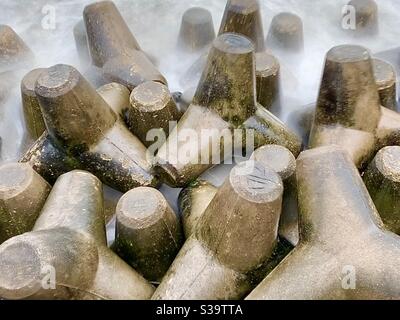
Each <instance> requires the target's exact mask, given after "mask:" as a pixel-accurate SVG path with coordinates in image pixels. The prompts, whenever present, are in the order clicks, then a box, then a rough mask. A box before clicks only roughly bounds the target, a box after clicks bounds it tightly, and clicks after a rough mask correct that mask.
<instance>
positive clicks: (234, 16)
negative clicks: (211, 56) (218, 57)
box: [218, 0, 265, 52]
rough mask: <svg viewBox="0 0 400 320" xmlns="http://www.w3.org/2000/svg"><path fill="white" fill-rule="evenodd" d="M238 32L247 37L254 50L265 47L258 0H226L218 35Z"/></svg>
mask: <svg viewBox="0 0 400 320" xmlns="http://www.w3.org/2000/svg"><path fill="white" fill-rule="evenodd" d="M224 33H238V34H242V35H244V36H246V37H247V38H249V39H250V40H251V41H252V42H253V44H254V46H255V50H256V52H262V51H264V49H265V44H264V31H263V25H262V17H261V10H260V4H259V2H258V0H228V1H227V4H226V7H225V12H224V16H223V18H222V21H221V26H220V29H219V33H218V35H221V34H224Z"/></svg>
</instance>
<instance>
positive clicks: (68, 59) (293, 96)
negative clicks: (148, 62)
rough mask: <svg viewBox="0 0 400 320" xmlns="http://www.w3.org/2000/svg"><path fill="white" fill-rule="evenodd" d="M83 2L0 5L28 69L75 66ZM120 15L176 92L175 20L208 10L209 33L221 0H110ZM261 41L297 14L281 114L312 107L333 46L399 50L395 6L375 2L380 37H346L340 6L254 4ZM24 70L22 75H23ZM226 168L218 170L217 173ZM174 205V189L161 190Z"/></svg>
mask: <svg viewBox="0 0 400 320" xmlns="http://www.w3.org/2000/svg"><path fill="white" fill-rule="evenodd" d="M91 2H93V1H91V0H60V1H54V0H53V1H49V0H33V1H32V0H1V2H0V23H1V24H8V25H10V26H11V27H12V28H13V29H14V30H15V31H16V32H17V33H18V34H19V35H20V36H21V37H22V38H23V39H24V40H25V41H26V43H27V44H28V45H29V46H30V48H31V49H32V51H33V52H34V53H35V55H36V57H37V63H36V66H32V68H33V67H48V66H51V65H53V64H56V63H66V64H71V65H74V66H76V67H78V68H80V69H81V71H84V70H82V69H85V67H86V66H80V65H79V59H78V55H77V52H76V48H75V42H74V37H73V32H72V30H73V27H74V25H75V24H76V23H77V22H78V21H79V20H80V19H81V18H82V11H83V8H84V7H85V5H87V4H89V3H91ZM114 2H115V3H116V5H117V6H118V7H119V9H120V11H121V13H122V15H123V16H124V18H125V19H126V21H127V23H128V25H129V26H130V28H131V30H132V32H133V33H134V35H135V37H136V38H137V40H138V42H139V43H140V45H141V47H142V48H143V50H144V51H146V52H148V53H150V54H151V55H152V56H154V57H156V58H157V60H158V61H159V69H160V70H161V72H162V73H163V74H164V75H165V76H166V78H167V79H168V82H169V85H170V89H171V91H175V90H183V89H184V88H182V86H181V85H180V84H179V81H178V80H179V78H180V77H181V76H182V74H183V72H184V71H185V70H186V69H187V68H188V67H189V66H190V65H191V63H193V61H194V60H195V59H196V58H197V57H196V56H182V55H181V54H178V53H177V52H176V50H175V49H176V42H177V35H178V32H179V27H180V21H181V16H182V14H183V12H184V11H185V10H186V9H188V8H189V7H193V6H201V7H204V8H207V9H209V10H210V11H211V12H212V15H213V19H214V24H215V28H216V31H218V28H219V24H220V21H221V18H222V14H223V10H224V7H225V3H226V0H189V1H181V0H115V1H114ZM260 2H261V4H262V15H263V23H264V30H265V35H267V33H268V28H269V24H270V22H271V20H272V18H273V16H274V15H276V14H277V13H279V12H282V11H290V12H293V13H296V14H298V15H299V16H300V17H301V18H302V19H303V23H304V30H305V37H304V38H305V54H304V59H303V60H300V59H299V60H298V61H295V63H293V62H292V63H290V62H288V61H285V60H283V59H282V58H281V57H278V58H281V59H280V63H281V65H282V69H283V72H284V73H285V74H286V75H289V76H288V77H284V79H287V81H286V83H283V89H282V90H283V92H282V93H283V105H284V108H285V110H284V111H285V112H284V113H283V116H282V118H283V120H285V117H286V115H287V114H288V113H289V112H290V111H292V110H295V109H297V108H299V107H301V106H303V105H305V104H308V103H310V102H313V101H315V99H316V97H317V93H318V87H319V81H320V77H321V68H322V66H323V62H324V56H325V54H326V52H327V51H328V50H329V49H330V48H331V47H332V46H334V45H338V44H344V43H359V44H362V45H364V46H366V47H368V48H369V49H370V50H371V51H372V52H379V51H383V50H387V49H391V48H395V47H398V46H400V19H399V18H400V16H399V12H400V1H398V0H378V1H377V3H378V6H379V21H380V34H379V35H378V36H375V37H373V36H371V37H366V38H363V39H354V38H351V37H349V36H348V35H347V33H346V32H345V31H344V30H343V29H341V17H342V7H343V6H344V5H345V4H346V3H347V2H348V0H323V1H321V0H285V1H282V0H261V1H260ZM49 8H54V10H55V11H54V12H55V18H56V19H55V22H56V25H55V28H54V29H44V28H43V26H42V20H43V18H45V15H46V13H48V11H46V10H48V9H49ZM26 71H28V70H26ZM22 76H23V74H21V75H19V79H17V82H16V83H15V85H14V90H13V92H12V95H11V98H10V99H9V100H8V101H7V102H6V104H4V105H3V106H2V107H1V108H2V109H1V111H0V115H1V123H0V136H1V137H2V138H3V159H2V160H3V161H14V160H17V159H18V158H19V146H20V143H21V140H22V137H23V123H22V118H21V101H20V96H19V94H20V93H19V82H20V79H21V78H22ZM228 171H229V170H224V171H223V175H224V174H226V172H228ZM206 177H207V178H209V179H210V180H212V181H213V182H215V183H220V179H218V177H217V178H216V176H215V175H214V171H210V172H208V173H207V174H206ZM166 193H167V194H168V195H169V197H170V199H172V200H171V203H173V204H174V199H176V193H177V191H176V190H175V191H171V190H169V191H166Z"/></svg>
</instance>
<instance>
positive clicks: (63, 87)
mask: <svg viewBox="0 0 400 320" xmlns="http://www.w3.org/2000/svg"><path fill="white" fill-rule="evenodd" d="M35 93H36V96H37V97H38V100H39V103H40V107H41V110H42V114H43V117H44V120H45V123H46V128H47V131H48V134H49V137H50V139H51V140H52V142H53V143H54V144H56V145H57V146H58V147H60V148H62V149H64V150H65V152H66V153H67V154H69V155H71V156H73V157H74V158H76V159H77V160H78V161H79V163H80V164H81V165H82V168H84V169H86V170H88V171H90V172H92V173H93V174H95V175H96V176H98V177H99V178H100V179H101V180H102V181H103V182H104V183H105V184H107V185H109V186H111V187H114V188H115V189H117V190H119V191H122V192H124V191H128V190H130V189H132V188H134V187H137V186H156V185H157V183H158V182H157V180H156V178H155V177H154V176H153V175H152V173H151V171H150V169H151V168H150V162H149V160H148V157H147V150H146V148H145V146H144V145H143V144H142V143H141V142H140V141H139V139H138V138H136V137H135V136H133V135H132V134H131V133H130V132H129V130H128V129H127V128H126V127H125V125H124V124H123V122H122V121H121V119H120V118H119V117H118V116H117V115H116V113H115V112H114V111H113V110H112V108H111V107H110V106H109V105H108V104H107V103H106V102H105V101H104V99H103V98H102V97H101V96H100V95H99V94H98V93H97V92H96V90H95V89H94V88H93V87H92V86H91V85H90V84H89V83H88V82H87V81H86V80H85V79H84V78H83V76H82V75H81V74H80V73H79V71H77V70H76V69H75V68H73V67H71V66H67V65H56V66H53V67H51V68H48V69H46V71H45V72H43V73H41V75H40V77H39V78H38V80H37V82H36V87H35Z"/></svg>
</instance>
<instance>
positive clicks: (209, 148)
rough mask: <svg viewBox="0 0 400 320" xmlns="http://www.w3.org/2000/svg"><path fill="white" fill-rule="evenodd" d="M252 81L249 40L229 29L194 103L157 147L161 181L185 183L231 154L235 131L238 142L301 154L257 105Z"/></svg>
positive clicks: (291, 136) (219, 42)
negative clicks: (239, 139)
mask: <svg viewBox="0 0 400 320" xmlns="http://www.w3.org/2000/svg"><path fill="white" fill-rule="evenodd" d="M255 85H256V84H255V56H254V47H253V45H252V44H251V42H250V40H248V39H247V38H245V37H243V36H241V35H238V34H233V33H225V34H223V35H221V36H219V37H218V38H217V39H216V40H215V41H214V43H213V47H212V49H211V51H210V54H209V56H208V63H207V66H206V68H205V70H204V72H203V75H202V78H201V80H200V83H199V86H198V88H197V91H196V94H195V97H194V99H193V102H192V104H191V105H190V106H189V109H188V110H187V111H186V113H185V114H184V115H183V117H182V118H181V120H180V121H179V123H178V125H177V126H176V127H175V128H174V130H173V131H172V132H171V133H170V136H169V137H168V140H167V141H166V143H165V144H164V145H163V146H161V148H160V149H159V151H158V154H157V161H156V162H155V169H156V171H157V172H158V173H159V174H160V175H161V177H162V178H163V180H164V181H165V182H167V183H168V184H170V185H172V186H186V185H187V184H188V183H190V182H192V181H194V180H195V179H196V178H198V177H199V176H200V175H201V174H202V173H203V172H204V171H206V170H207V169H209V168H211V167H212V166H214V165H216V164H219V163H221V161H222V160H223V158H225V156H229V157H232V144H233V140H235V142H236V140H237V139H238V137H237V136H236V134H237V132H235V133H234V132H233V131H236V130H235V129H239V130H238V131H240V134H241V137H240V138H243V141H244V144H243V143H242V146H243V145H246V146H247V145H248V144H252V143H254V144H255V145H256V147H257V146H261V145H264V144H268V143H275V144H279V145H283V146H285V147H287V148H289V149H290V150H291V151H292V152H293V153H294V154H296V155H297V154H298V153H299V152H300V149H301V142H300V139H299V138H298V137H297V136H296V135H295V134H294V133H292V132H291V131H290V130H288V129H287V128H286V127H285V125H284V124H283V123H282V122H281V121H279V119H277V118H276V117H274V116H273V115H272V114H271V113H270V112H269V111H267V110H265V108H263V107H262V106H259V105H257V103H256V86H255ZM199 119H201V120H202V121H199ZM247 133H249V135H247ZM252 134H253V135H252ZM233 138H234V139H233ZM210 140H212V141H210ZM241 142H242V141H241ZM252 151H253V150H251V152H252ZM221 158H222V159H221Z"/></svg>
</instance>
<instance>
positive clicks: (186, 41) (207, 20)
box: [178, 7, 215, 52]
mask: <svg viewBox="0 0 400 320" xmlns="http://www.w3.org/2000/svg"><path fill="white" fill-rule="evenodd" d="M214 39H215V30H214V22H213V19H212V15H211V13H210V11H208V10H207V9H204V8H199V7H193V8H190V9H188V10H186V11H185V13H184V14H183V16H182V23H181V29H180V31H179V39H178V47H179V48H180V49H182V50H184V51H186V52H196V51H199V50H201V49H203V48H205V47H207V46H208V45H209V44H211V42H212V41H213V40H214Z"/></svg>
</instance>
